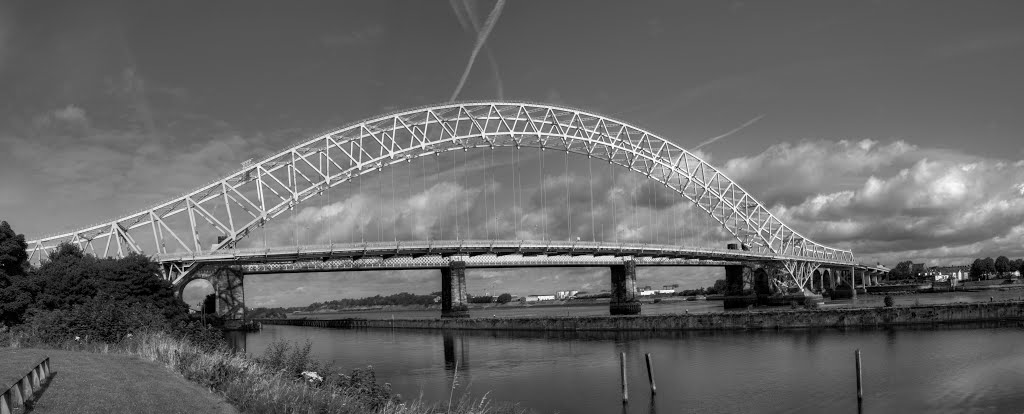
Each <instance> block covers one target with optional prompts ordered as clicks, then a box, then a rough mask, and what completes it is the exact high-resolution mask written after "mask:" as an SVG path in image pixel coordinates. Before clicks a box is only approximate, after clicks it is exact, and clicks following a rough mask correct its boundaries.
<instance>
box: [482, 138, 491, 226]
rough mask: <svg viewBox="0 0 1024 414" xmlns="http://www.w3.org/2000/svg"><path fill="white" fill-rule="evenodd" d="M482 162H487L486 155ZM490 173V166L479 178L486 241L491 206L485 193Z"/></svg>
mask: <svg viewBox="0 0 1024 414" xmlns="http://www.w3.org/2000/svg"><path fill="white" fill-rule="evenodd" d="M484 160H485V161H486V160H487V155H484ZM490 173H491V172H490V166H488V167H487V168H486V169H485V170H484V173H483V177H481V178H480V180H481V181H483V187H484V238H486V239H487V240H490V239H491V226H490V220H489V219H488V217H489V215H488V214H489V213H488V210H490V208H491V206H490V205H489V204H488V203H487V193H488V191H487V181H488V175H489V174H490Z"/></svg>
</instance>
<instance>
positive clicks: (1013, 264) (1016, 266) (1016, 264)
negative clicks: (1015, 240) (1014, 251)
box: [1009, 259, 1024, 276]
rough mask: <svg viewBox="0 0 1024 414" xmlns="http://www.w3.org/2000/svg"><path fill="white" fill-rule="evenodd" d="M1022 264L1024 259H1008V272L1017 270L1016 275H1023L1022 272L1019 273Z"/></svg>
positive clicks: (1023, 264)
mask: <svg viewBox="0 0 1024 414" xmlns="http://www.w3.org/2000/svg"><path fill="white" fill-rule="evenodd" d="M1021 266H1024V259H1014V260H1011V261H1010V270H1009V271H1010V272H1017V273H1018V274H1017V276H1024V273H1020V267H1021Z"/></svg>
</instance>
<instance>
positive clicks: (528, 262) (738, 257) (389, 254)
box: [155, 240, 862, 273]
mask: <svg viewBox="0 0 1024 414" xmlns="http://www.w3.org/2000/svg"><path fill="white" fill-rule="evenodd" d="M626 258H631V259H633V260H634V261H636V264H637V265H638V266H722V265H727V264H737V263H742V262H749V261H782V260H800V261H814V262H817V263H820V264H822V265H832V266H861V265H857V264H855V263H851V262H844V261H837V260H833V259H811V258H807V257H801V256H789V255H779V254H774V253H761V252H754V251H747V250H729V249H707V248H697V247H683V246H674V245H658V244H631V243H606V242H584V241H579V242H559V241H537V240H518V241H493V240H435V241H423V242H407V241H400V242H384V243H354V244H352V243H350V244H334V245H319V246H298V247H294V246H293V247H273V248H266V249H264V248H258V249H227V250H219V251H215V252H209V253H203V254H183V255H160V256H157V257H155V259H156V260H158V261H160V262H162V263H221V264H227V263H231V264H238V265H245V266H246V268H247V271H246V272H247V273H277V272H295V271H324V270H346V269H351V270H355V269H413V268H440V267H445V266H447V265H448V263H449V262H450V261H452V260H461V261H465V262H466V266H467V267H538V266H558V267H563V266H608V265H613V264H616V263H621V262H622V260H624V259H626ZM861 267H862V266H861Z"/></svg>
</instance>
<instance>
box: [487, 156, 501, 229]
mask: <svg viewBox="0 0 1024 414" xmlns="http://www.w3.org/2000/svg"><path fill="white" fill-rule="evenodd" d="M490 155H491V165H490V166H489V167H488V169H491V168H494V145H493V144H492V145H491V153H490ZM491 203H492V204H494V205H493V206H491V212H492V213H493V215H494V217H493V219H494V238H495V239H498V238H500V237H499V236H498V227H499V222H498V183H497V171H491Z"/></svg>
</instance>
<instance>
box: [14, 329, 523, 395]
mask: <svg viewBox="0 0 1024 414" xmlns="http://www.w3.org/2000/svg"><path fill="white" fill-rule="evenodd" d="M11 343H12V344H14V343H16V341H11ZM60 347H61V348H64V349H61V350H46V351H44V352H45V353H48V354H49V355H50V357H51V358H50V363H51V367H52V369H53V372H54V373H55V374H56V375H55V376H54V380H53V383H52V388H51V389H48V390H46V391H45V392H44V394H43V397H42V398H41V399H40V401H39V402H38V403H37V405H36V407H37V408H36V410H38V412H40V413H47V412H70V411H75V412H172V413H177V412H232V411H229V410H230V409H232V407H228V406H226V405H224V404H221V405H218V404H217V399H216V398H215V396H214V395H213V394H211V392H213V393H216V394H219V395H220V396H223V397H224V399H226V400H227V401H228V402H230V403H231V405H232V406H233V409H237V410H239V411H241V412H246V413H314V412H315V413H325V414H333V413H338V414H347V413H360V414H361V413H379V414H439V413H445V414H451V413H454V414H521V413H525V412H527V411H526V410H524V409H521V408H519V407H517V406H515V405H510V404H502V403H495V402H493V401H490V400H488V399H487V396H486V395H485V396H484V397H483V398H481V399H471V398H469V397H468V396H462V397H460V398H458V399H457V400H455V401H451V402H449V401H444V402H426V401H423V400H422V399H418V400H414V401H409V402H401V401H399V400H398V399H397V398H394V397H393V396H392V395H391V394H390V389H389V388H387V387H386V386H380V385H377V383H376V379H375V378H374V376H373V372H372V370H354V371H353V372H352V374H351V375H345V374H342V373H339V372H336V371H335V370H333V369H332V368H331V367H329V366H319V367H318V366H317V365H316V364H315V361H312V360H310V359H309V350H308V348H309V346H308V344H307V346H306V347H292V348H290V349H289V347H288V346H286V345H285V346H283V349H281V347H279V348H278V351H277V353H276V354H272V353H268V355H267V357H266V358H253V357H248V356H246V355H244V354H238V353H232V352H229V351H227V350H210V349H206V348H200V347H198V346H196V345H193V344H192V343H190V342H188V341H184V340H182V339H180V338H176V337H173V336H171V335H168V334H165V333H140V334H138V335H135V336H134V337H132V338H130V339H126V340H123V341H121V342H120V343H117V344H100V343H78V342H75V341H71V342H65V343H63V344H62V345H61V346H60ZM0 350H2V351H0V352H4V353H7V352H12V351H10V350H7V349H5V348H0ZM26 352H28V351H26ZM3 355H4V354H0V356H3ZM2 359H4V360H6V359H7V358H2ZM14 360H15V359H13V358H12V359H11V361H14ZM310 368H318V369H319V374H320V375H322V376H323V377H324V380H323V381H322V382H310V381H307V380H303V379H301V378H299V377H298V376H297V372H296V371H297V370H300V369H303V370H304V369H310ZM168 369H170V371H173V372H176V373H177V374H180V376H178V375H173V374H171V373H170V372H168ZM200 395H203V396H205V397H204V398H196V397H197V396H200ZM82 401H87V402H88V403H87V404H86V405H82V403H81V402H82ZM189 404H192V405H189ZM195 404H200V405H199V406H196V405H195ZM449 406H450V408H449Z"/></svg>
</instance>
